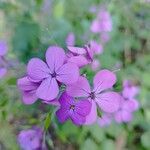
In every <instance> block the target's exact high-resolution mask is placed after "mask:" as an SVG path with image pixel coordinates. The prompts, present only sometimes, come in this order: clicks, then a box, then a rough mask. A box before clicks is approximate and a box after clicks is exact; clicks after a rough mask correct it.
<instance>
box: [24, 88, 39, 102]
mask: <svg viewBox="0 0 150 150" xmlns="http://www.w3.org/2000/svg"><path fill="white" fill-rule="evenodd" d="M37 99H38V98H37V96H36V94H35V92H33V91H31V92H23V99H22V101H23V103H24V104H26V105H31V104H33V103H35V102H36V101H37Z"/></svg>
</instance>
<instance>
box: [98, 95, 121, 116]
mask: <svg viewBox="0 0 150 150" xmlns="http://www.w3.org/2000/svg"><path fill="white" fill-rule="evenodd" d="M120 99H121V96H120V95H119V94H118V93H116V92H106V93H102V94H99V95H97V98H96V102H97V104H98V105H99V107H100V108H101V109H102V110H103V111H104V112H107V113H113V112H115V111H117V110H118V109H119V104H120Z"/></svg>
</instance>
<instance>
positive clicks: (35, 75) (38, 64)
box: [27, 58, 50, 82]
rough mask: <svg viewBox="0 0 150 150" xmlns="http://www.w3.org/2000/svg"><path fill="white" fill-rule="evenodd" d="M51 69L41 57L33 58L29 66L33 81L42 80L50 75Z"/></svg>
mask: <svg viewBox="0 0 150 150" xmlns="http://www.w3.org/2000/svg"><path fill="white" fill-rule="evenodd" d="M49 71H50V70H49V69H48V66H47V65H46V63H45V62H44V61H42V60H41V59H39V58H32V59H31V60H30V61H29V63H28V66H27V73H28V76H29V79H30V80H31V81H33V82H40V81H42V80H43V79H44V78H47V77H49Z"/></svg>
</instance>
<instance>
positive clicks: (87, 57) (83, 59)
mask: <svg viewBox="0 0 150 150" xmlns="http://www.w3.org/2000/svg"><path fill="white" fill-rule="evenodd" d="M67 48H68V50H69V52H70V53H71V54H72V55H70V56H69V57H68V59H67V61H68V62H72V63H75V64H77V65H78V67H80V68H81V67H83V66H85V65H87V64H90V63H91V62H92V61H93V57H94V51H93V50H92V49H91V47H90V46H89V45H85V46H84V47H83V48H81V47H74V46H67Z"/></svg>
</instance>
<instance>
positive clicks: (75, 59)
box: [67, 55, 90, 68]
mask: <svg viewBox="0 0 150 150" xmlns="http://www.w3.org/2000/svg"><path fill="white" fill-rule="evenodd" d="M67 61H68V62H71V63H75V64H76V65H77V66H78V67H79V68H81V67H83V66H85V65H87V64H89V63H90V62H89V61H88V60H87V59H86V58H85V57H84V56H82V55H79V56H72V57H70V58H69V59H68V60H67Z"/></svg>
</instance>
